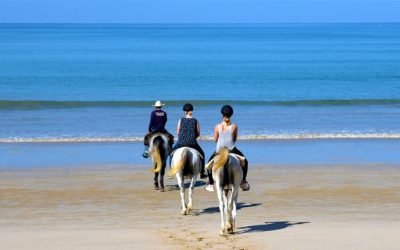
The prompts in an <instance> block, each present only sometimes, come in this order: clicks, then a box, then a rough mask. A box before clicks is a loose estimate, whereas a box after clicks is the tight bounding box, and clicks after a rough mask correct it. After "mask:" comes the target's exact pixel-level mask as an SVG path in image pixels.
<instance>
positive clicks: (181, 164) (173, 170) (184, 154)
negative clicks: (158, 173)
mask: <svg viewBox="0 0 400 250" xmlns="http://www.w3.org/2000/svg"><path fill="white" fill-rule="evenodd" d="M188 152H189V150H188V149H186V148H185V149H183V151H182V154H181V159H179V161H178V163H177V164H175V165H174V166H171V170H170V171H169V175H170V176H174V175H176V173H178V172H179V171H181V170H182V169H183V168H184V166H185V163H186V160H187V158H188Z"/></svg>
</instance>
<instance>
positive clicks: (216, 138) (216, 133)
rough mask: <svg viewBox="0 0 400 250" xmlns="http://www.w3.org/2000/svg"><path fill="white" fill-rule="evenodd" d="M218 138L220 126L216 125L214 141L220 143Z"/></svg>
mask: <svg viewBox="0 0 400 250" xmlns="http://www.w3.org/2000/svg"><path fill="white" fill-rule="evenodd" d="M218 137H219V133H218V124H217V125H215V128H214V141H215V142H217V141H218Z"/></svg>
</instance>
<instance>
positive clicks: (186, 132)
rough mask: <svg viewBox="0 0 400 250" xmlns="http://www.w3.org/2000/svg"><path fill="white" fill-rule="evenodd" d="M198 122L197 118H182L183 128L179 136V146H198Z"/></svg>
mask: <svg viewBox="0 0 400 250" xmlns="http://www.w3.org/2000/svg"><path fill="white" fill-rule="evenodd" d="M196 138H197V120H196V118H181V128H180V131H179V135H178V142H177V144H179V145H193V144H197V141H196Z"/></svg>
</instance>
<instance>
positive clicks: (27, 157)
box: [0, 139, 400, 169]
mask: <svg viewBox="0 0 400 250" xmlns="http://www.w3.org/2000/svg"><path fill="white" fill-rule="evenodd" d="M199 144H200V146H201V147H202V148H203V150H204V152H205V154H206V158H207V159H208V157H209V156H210V155H211V154H212V153H213V152H214V150H215V143H214V142H212V141H199ZM236 145H237V147H238V148H239V150H240V151H242V152H243V153H244V155H245V156H246V158H247V159H248V161H249V163H250V164H251V165H254V164H272V165H274V164H283V165H285V164H286V165H307V164H310V165H315V164H334V165H335V164H336V165H340V164H347V165H349V164H352V165H359V164H398V163H400V154H398V152H400V140H397V139H344V140H343V139H328V140H325V139H312V140H308V139H305V140H252V141H246V140H239V141H237V143H236ZM143 149H144V147H143V143H142V142H84V143H83V142H82V143H81V142H79V143H0V169H3V168H38V167H52V166H56V167H68V166H78V165H83V166H84V165H135V164H150V160H149V159H144V158H143V157H142V156H141V153H142V152H143Z"/></svg>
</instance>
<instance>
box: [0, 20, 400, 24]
mask: <svg viewBox="0 0 400 250" xmlns="http://www.w3.org/2000/svg"><path fill="white" fill-rule="evenodd" d="M398 23H400V20H399V21H362V22H359V21H357V22H352V21H351V22H349V21H335V22H317V21H316V22H0V24H127V25H129V24H149V25H152V24H203V25H204V24H210V25H212V24H398Z"/></svg>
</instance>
